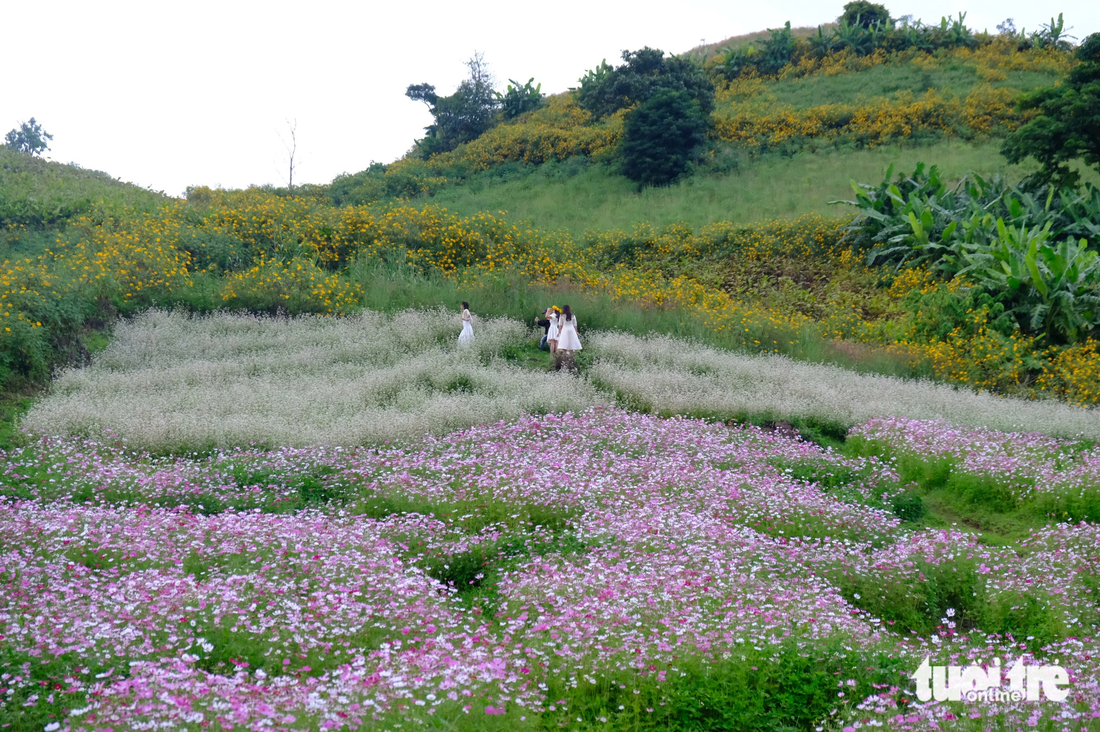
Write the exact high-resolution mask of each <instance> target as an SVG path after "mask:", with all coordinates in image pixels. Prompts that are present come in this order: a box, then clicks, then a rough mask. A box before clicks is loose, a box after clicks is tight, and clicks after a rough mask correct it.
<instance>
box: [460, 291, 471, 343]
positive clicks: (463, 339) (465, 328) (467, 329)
mask: <svg viewBox="0 0 1100 732" xmlns="http://www.w3.org/2000/svg"><path fill="white" fill-rule="evenodd" d="M472 323H473V317H472V316H471V315H470V303H468V302H464V303H462V332H461V333H459V334H458V344H459V345H460V346H464V345H466V344H467V343H473V342H474V326H473V324H472Z"/></svg>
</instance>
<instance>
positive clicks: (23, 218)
mask: <svg viewBox="0 0 1100 732" xmlns="http://www.w3.org/2000/svg"><path fill="white" fill-rule="evenodd" d="M167 200H168V197H167V196H166V195H165V194H163V193H159V192H156V191H150V190H147V189H145V188H141V187H139V186H136V185H133V184H132V183H124V182H122V181H120V180H118V179H116V178H112V177H111V176H110V175H108V174H107V173H103V172H100V171H98V170H88V169H86V168H81V167H80V166H78V165H65V164H62V163H55V162H51V161H48V160H43V159H42V158H39V157H35V156H33V155H25V154H22V153H18V152H15V151H13V150H9V149H7V148H6V147H0V246H3V245H4V244H6V245H7V247H8V248H4V249H0V261H3V260H4V259H8V258H9V257H10V256H11V255H12V254H16V255H21V254H26V253H30V252H25V251H23V249H26V248H27V245H28V242H30V241H37V240H39V239H41V238H42V237H41V234H42V233H44V232H48V231H49V230H53V229H56V228H62V227H64V226H65V225H66V224H67V223H68V222H69V220H70V219H72V218H74V217H77V216H79V215H81V214H82V213H84V212H86V211H88V210H89V209H90V208H91V206H92V204H94V203H98V204H101V208H105V210H108V211H110V210H112V209H113V208H118V207H123V206H126V207H133V208H137V209H139V210H145V209H149V208H153V207H156V206H158V205H160V204H162V203H164V202H165V201H167ZM36 235H37V236H36ZM21 244H22V247H21V246H20V245H21Z"/></svg>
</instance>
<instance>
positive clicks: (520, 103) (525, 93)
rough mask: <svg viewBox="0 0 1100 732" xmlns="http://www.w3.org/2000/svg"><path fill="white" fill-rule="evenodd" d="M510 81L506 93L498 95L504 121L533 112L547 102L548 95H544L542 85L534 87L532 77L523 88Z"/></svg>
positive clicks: (516, 82) (533, 78)
mask: <svg viewBox="0 0 1100 732" xmlns="http://www.w3.org/2000/svg"><path fill="white" fill-rule="evenodd" d="M508 81H509V82H510V83H509V84H508V87H507V89H505V91H504V93H503V94H501V93H499V92H497V93H496V98H497V101H498V102H499V103H500V112H501V114H502V115H504V119H515V118H516V117H519V116H520V115H521V114H525V113H527V112H533V111H535V110H536V109H538V108H539V107H541V106H542V104H543V102H544V101H545V100H546V95H545V94H543V93H542V84H539V85H537V86H533V84H534V81H535V77H533V76H532V77H531V78H530V79H528V80H527V83H526V84H523V85H522V86H521V85H520V83H519V82H518V81H516V80H515V79H509V80H508Z"/></svg>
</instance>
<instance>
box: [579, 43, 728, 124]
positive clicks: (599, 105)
mask: <svg viewBox="0 0 1100 732" xmlns="http://www.w3.org/2000/svg"><path fill="white" fill-rule="evenodd" d="M623 61H625V62H626V63H624V64H623V65H622V66H618V67H615V68H614V69H612V68H611V67H610V66H608V65H607V64H606V62H605V63H603V64H602V65H601V66H600V67H598V68H597V69H596V70H595V71H589V72H588V73H587V74H586V75H585V76H584V77H583V78H582V79H581V86H580V88H579V89H577V91H576V97H577V101H578V102H579V103H580V105H581V106H582V107H584V108H585V109H586V110H588V111H589V112H591V113H592V114H593V115H594V116H596V117H605V116H607V115H610V114H614V113H615V112H617V111H619V110H620V109H628V108H630V107H632V106H634V105H636V104H641V103H643V102H645V101H646V100H648V99H649V98H650V97H651V96H653V95H654V94H655V93H656V92H657V91H659V90H661V89H668V90H672V91H681V92H684V93H686V94H687V95H688V96H690V97H691V98H692V99H694V100H695V102H696V103H697V104H698V105H699V109H700V111H701V112H702V114H704V115H708V114H710V113H711V110H713V109H714V84H712V83H711V81H710V79H708V78H707V75H706V73H705V72H704V71H703V68H702V67H701V66H699V65H697V64H695V63H694V62H692V61H690V60H688V59H685V58H680V57H676V56H673V57H672V58H667V59H666V58H665V57H664V53H663V52H662V51H660V50H658V49H654V48H649V47H646V48H643V49H641V50H639V51H623Z"/></svg>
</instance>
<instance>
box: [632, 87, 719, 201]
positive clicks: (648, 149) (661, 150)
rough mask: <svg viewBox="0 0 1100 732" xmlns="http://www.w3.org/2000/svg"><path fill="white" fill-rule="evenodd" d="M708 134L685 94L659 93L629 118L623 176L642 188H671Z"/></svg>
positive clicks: (697, 112)
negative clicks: (671, 183)
mask: <svg viewBox="0 0 1100 732" xmlns="http://www.w3.org/2000/svg"><path fill="white" fill-rule="evenodd" d="M705 131H706V121H705V119H704V118H703V114H702V112H701V110H700V109H699V105H698V104H697V103H696V102H695V101H694V100H693V99H692V98H691V97H690V96H689V95H688V94H687V93H686V92H682V91H671V90H667V89H665V90H661V91H658V92H657V93H656V94H654V95H653V96H652V97H651V98H650V99H649V100H648V101H646V102H645V103H644V104H642V105H641V106H640V107H638V108H637V109H635V110H634V111H633V112H631V113H630V114H629V115H628V116H627V118H626V123H625V125H624V127H623V141H622V145H621V151H622V157H623V173H624V174H625V175H626V177H627V178H630V179H631V180H633V181H635V182H636V183H638V184H639V185H640V186H645V185H667V184H669V183H670V182H672V181H673V180H674V179H676V178H677V177H679V176H680V175H681V174H683V172H684V170H685V169H686V168H687V165H688V162H689V161H690V160H691V156H692V153H693V152H694V151H695V149H696V148H697V147H698V146H699V145H700V144H701V143H702V142H703V139H704V137H703V136H704V132H705Z"/></svg>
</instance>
